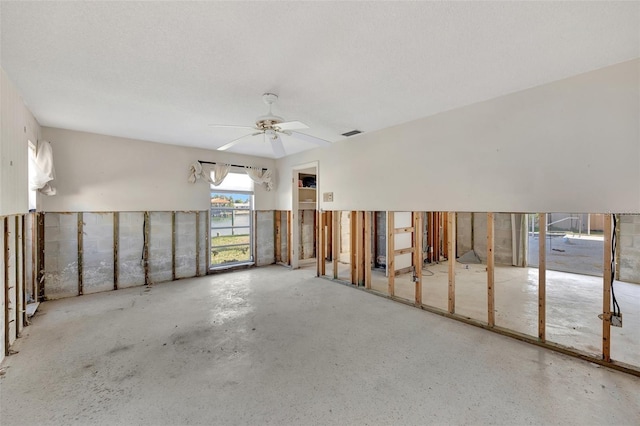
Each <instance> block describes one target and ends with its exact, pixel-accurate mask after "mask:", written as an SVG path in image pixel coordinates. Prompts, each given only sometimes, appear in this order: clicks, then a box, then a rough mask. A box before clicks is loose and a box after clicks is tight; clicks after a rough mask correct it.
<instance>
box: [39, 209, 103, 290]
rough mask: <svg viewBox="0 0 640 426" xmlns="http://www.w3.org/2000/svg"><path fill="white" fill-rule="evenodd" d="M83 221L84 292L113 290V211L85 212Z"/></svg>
mask: <svg viewBox="0 0 640 426" xmlns="http://www.w3.org/2000/svg"><path fill="white" fill-rule="evenodd" d="M82 223H83V225H82V227H83V229H82V231H83V238H82V239H83V245H82V289H83V293H84V294H90V293H99V292H101V291H108V290H112V289H113V264H114V262H113V250H114V248H113V213H83V215H82ZM45 235H46V234H45Z"/></svg>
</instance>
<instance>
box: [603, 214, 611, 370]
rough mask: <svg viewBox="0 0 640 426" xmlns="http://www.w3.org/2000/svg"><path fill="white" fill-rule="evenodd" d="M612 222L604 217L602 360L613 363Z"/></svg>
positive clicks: (607, 215)
mask: <svg viewBox="0 0 640 426" xmlns="http://www.w3.org/2000/svg"><path fill="white" fill-rule="evenodd" d="M611 222H612V220H611V215H610V214H605V215H604V249H603V263H604V264H603V266H604V268H603V269H604V271H603V276H602V284H603V286H602V287H603V297H602V359H603V360H605V361H606V362H610V361H611V244H612V243H611V233H612V223H611Z"/></svg>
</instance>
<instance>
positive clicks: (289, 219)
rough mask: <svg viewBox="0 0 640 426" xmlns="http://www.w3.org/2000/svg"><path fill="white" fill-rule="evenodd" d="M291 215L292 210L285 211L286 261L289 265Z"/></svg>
mask: <svg viewBox="0 0 640 426" xmlns="http://www.w3.org/2000/svg"><path fill="white" fill-rule="evenodd" d="M292 215H293V212H292V211H291V210H288V211H287V261H288V262H287V263H288V264H289V265H291V264H292V263H291V258H292V257H293V255H292V254H291V253H292V252H293V250H292V249H293V247H292V246H291V216H292Z"/></svg>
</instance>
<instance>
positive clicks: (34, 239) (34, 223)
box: [29, 213, 38, 301]
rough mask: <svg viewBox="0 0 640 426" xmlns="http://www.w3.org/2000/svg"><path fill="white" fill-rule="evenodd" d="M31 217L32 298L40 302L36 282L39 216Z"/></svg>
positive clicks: (34, 214) (35, 214) (33, 215)
mask: <svg viewBox="0 0 640 426" xmlns="http://www.w3.org/2000/svg"><path fill="white" fill-rule="evenodd" d="M29 216H31V297H32V298H33V300H34V301H37V300H38V290H37V288H36V281H37V280H38V214H37V213H29Z"/></svg>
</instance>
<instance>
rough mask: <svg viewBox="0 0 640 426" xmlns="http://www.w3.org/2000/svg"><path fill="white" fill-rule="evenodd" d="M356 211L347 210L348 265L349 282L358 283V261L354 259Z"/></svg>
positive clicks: (355, 251)
mask: <svg viewBox="0 0 640 426" xmlns="http://www.w3.org/2000/svg"><path fill="white" fill-rule="evenodd" d="M356 213H357V212H355V211H350V212H349V264H350V265H349V266H350V267H351V268H350V269H351V284H353V285H358V271H357V266H358V262H357V260H356V253H357V249H358V247H357V246H356Z"/></svg>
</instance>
